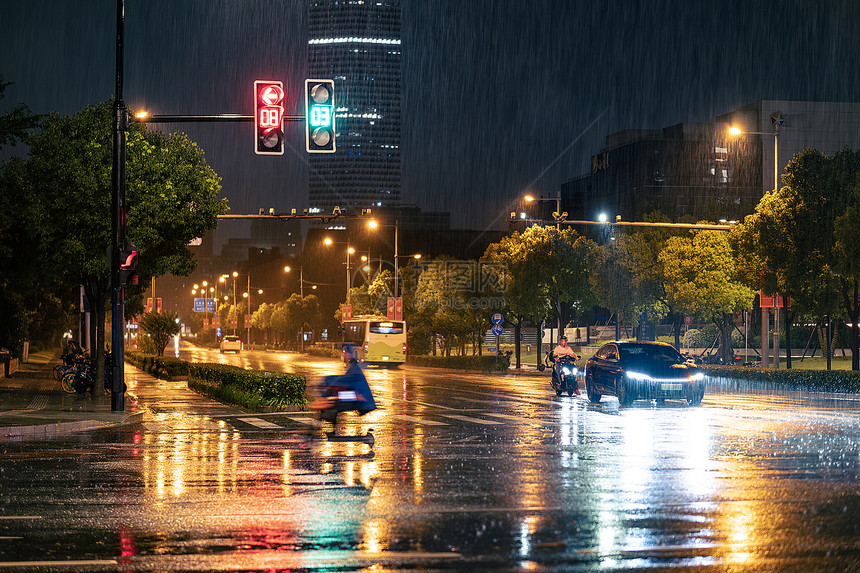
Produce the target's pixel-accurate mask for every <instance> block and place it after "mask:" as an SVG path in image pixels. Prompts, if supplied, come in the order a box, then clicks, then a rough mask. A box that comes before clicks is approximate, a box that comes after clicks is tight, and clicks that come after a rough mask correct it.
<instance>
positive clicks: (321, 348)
mask: <svg viewBox="0 0 860 573" xmlns="http://www.w3.org/2000/svg"><path fill="white" fill-rule="evenodd" d="M305 352H307V353H308V354H310V355H311V356H325V357H326V358H340V357H341V354H342V353H341V350H340V343H339V342H338V343H337V348H335V347H334V346H332V345H324V344H314V345H312V346H307V347H305Z"/></svg>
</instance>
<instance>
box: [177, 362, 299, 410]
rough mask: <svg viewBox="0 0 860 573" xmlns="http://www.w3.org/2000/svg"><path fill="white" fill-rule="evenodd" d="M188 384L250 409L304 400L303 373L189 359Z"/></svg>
mask: <svg viewBox="0 0 860 573" xmlns="http://www.w3.org/2000/svg"><path fill="white" fill-rule="evenodd" d="M188 387H189V388H191V389H193V390H197V391H199V392H202V393H205V394H208V395H210V396H213V397H215V398H218V399H219V400H223V401H225V402H229V403H232V404H238V405H240V406H244V407H246V408H250V409H252V410H283V409H286V408H287V407H288V406H300V407H304V406H305V405H306V404H307V399H306V398H305V389H306V388H307V381H306V380H305V377H304V376H299V375H297V374H287V373H284V372H260V371H257V370H245V369H244V368H239V367H238V366H228V365H226V364H203V363H196V362H192V363H188Z"/></svg>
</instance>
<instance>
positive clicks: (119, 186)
mask: <svg viewBox="0 0 860 573" xmlns="http://www.w3.org/2000/svg"><path fill="white" fill-rule="evenodd" d="M124 20H125V6H124V0H117V2H116V94H115V97H114V118H113V122H114V123H113V164H112V173H111V175H112V182H111V207H112V213H113V222H112V225H111V285H112V291H111V306H112V315H111V353H112V355H113V360H112V364H113V366H112V367H113V387H112V388H111V410H112V411H116V412H121V411H123V410H124V409H125V353H124V350H125V347H124V344H125V336H124V335H125V286H124V285H123V284H122V281H121V280H120V268H119V250H120V246H121V245H124V244H125V144H126V131H127V130H128V110H127V109H126V107H125V102H123V99H122V83H123V27H124V26H123V24H124Z"/></svg>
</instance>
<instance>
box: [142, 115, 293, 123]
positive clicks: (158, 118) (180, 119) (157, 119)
mask: <svg viewBox="0 0 860 573" xmlns="http://www.w3.org/2000/svg"><path fill="white" fill-rule="evenodd" d="M283 119H284V121H305V116H303V115H285V116H283ZM255 120H256V118H255V117H254V116H253V115H239V114H233V113H222V114H219V115H148V116H146V117H135V118H132V119H131V122H132V123H193V122H200V123H215V122H222V121H223V122H242V121H250V122H253V121H255Z"/></svg>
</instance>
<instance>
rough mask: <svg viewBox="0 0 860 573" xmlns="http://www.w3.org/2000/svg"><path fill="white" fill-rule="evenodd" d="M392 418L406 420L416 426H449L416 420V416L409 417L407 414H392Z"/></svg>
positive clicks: (431, 421) (421, 419)
mask: <svg viewBox="0 0 860 573" xmlns="http://www.w3.org/2000/svg"><path fill="white" fill-rule="evenodd" d="M391 417H392V418H397V419H398V420H405V421H406V422H414V423H416V424H422V425H424V426H447V425H448V424H446V423H445V422H436V421H435V420H425V419H423V418H416V417H415V416H407V415H406V414H392V415H391Z"/></svg>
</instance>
